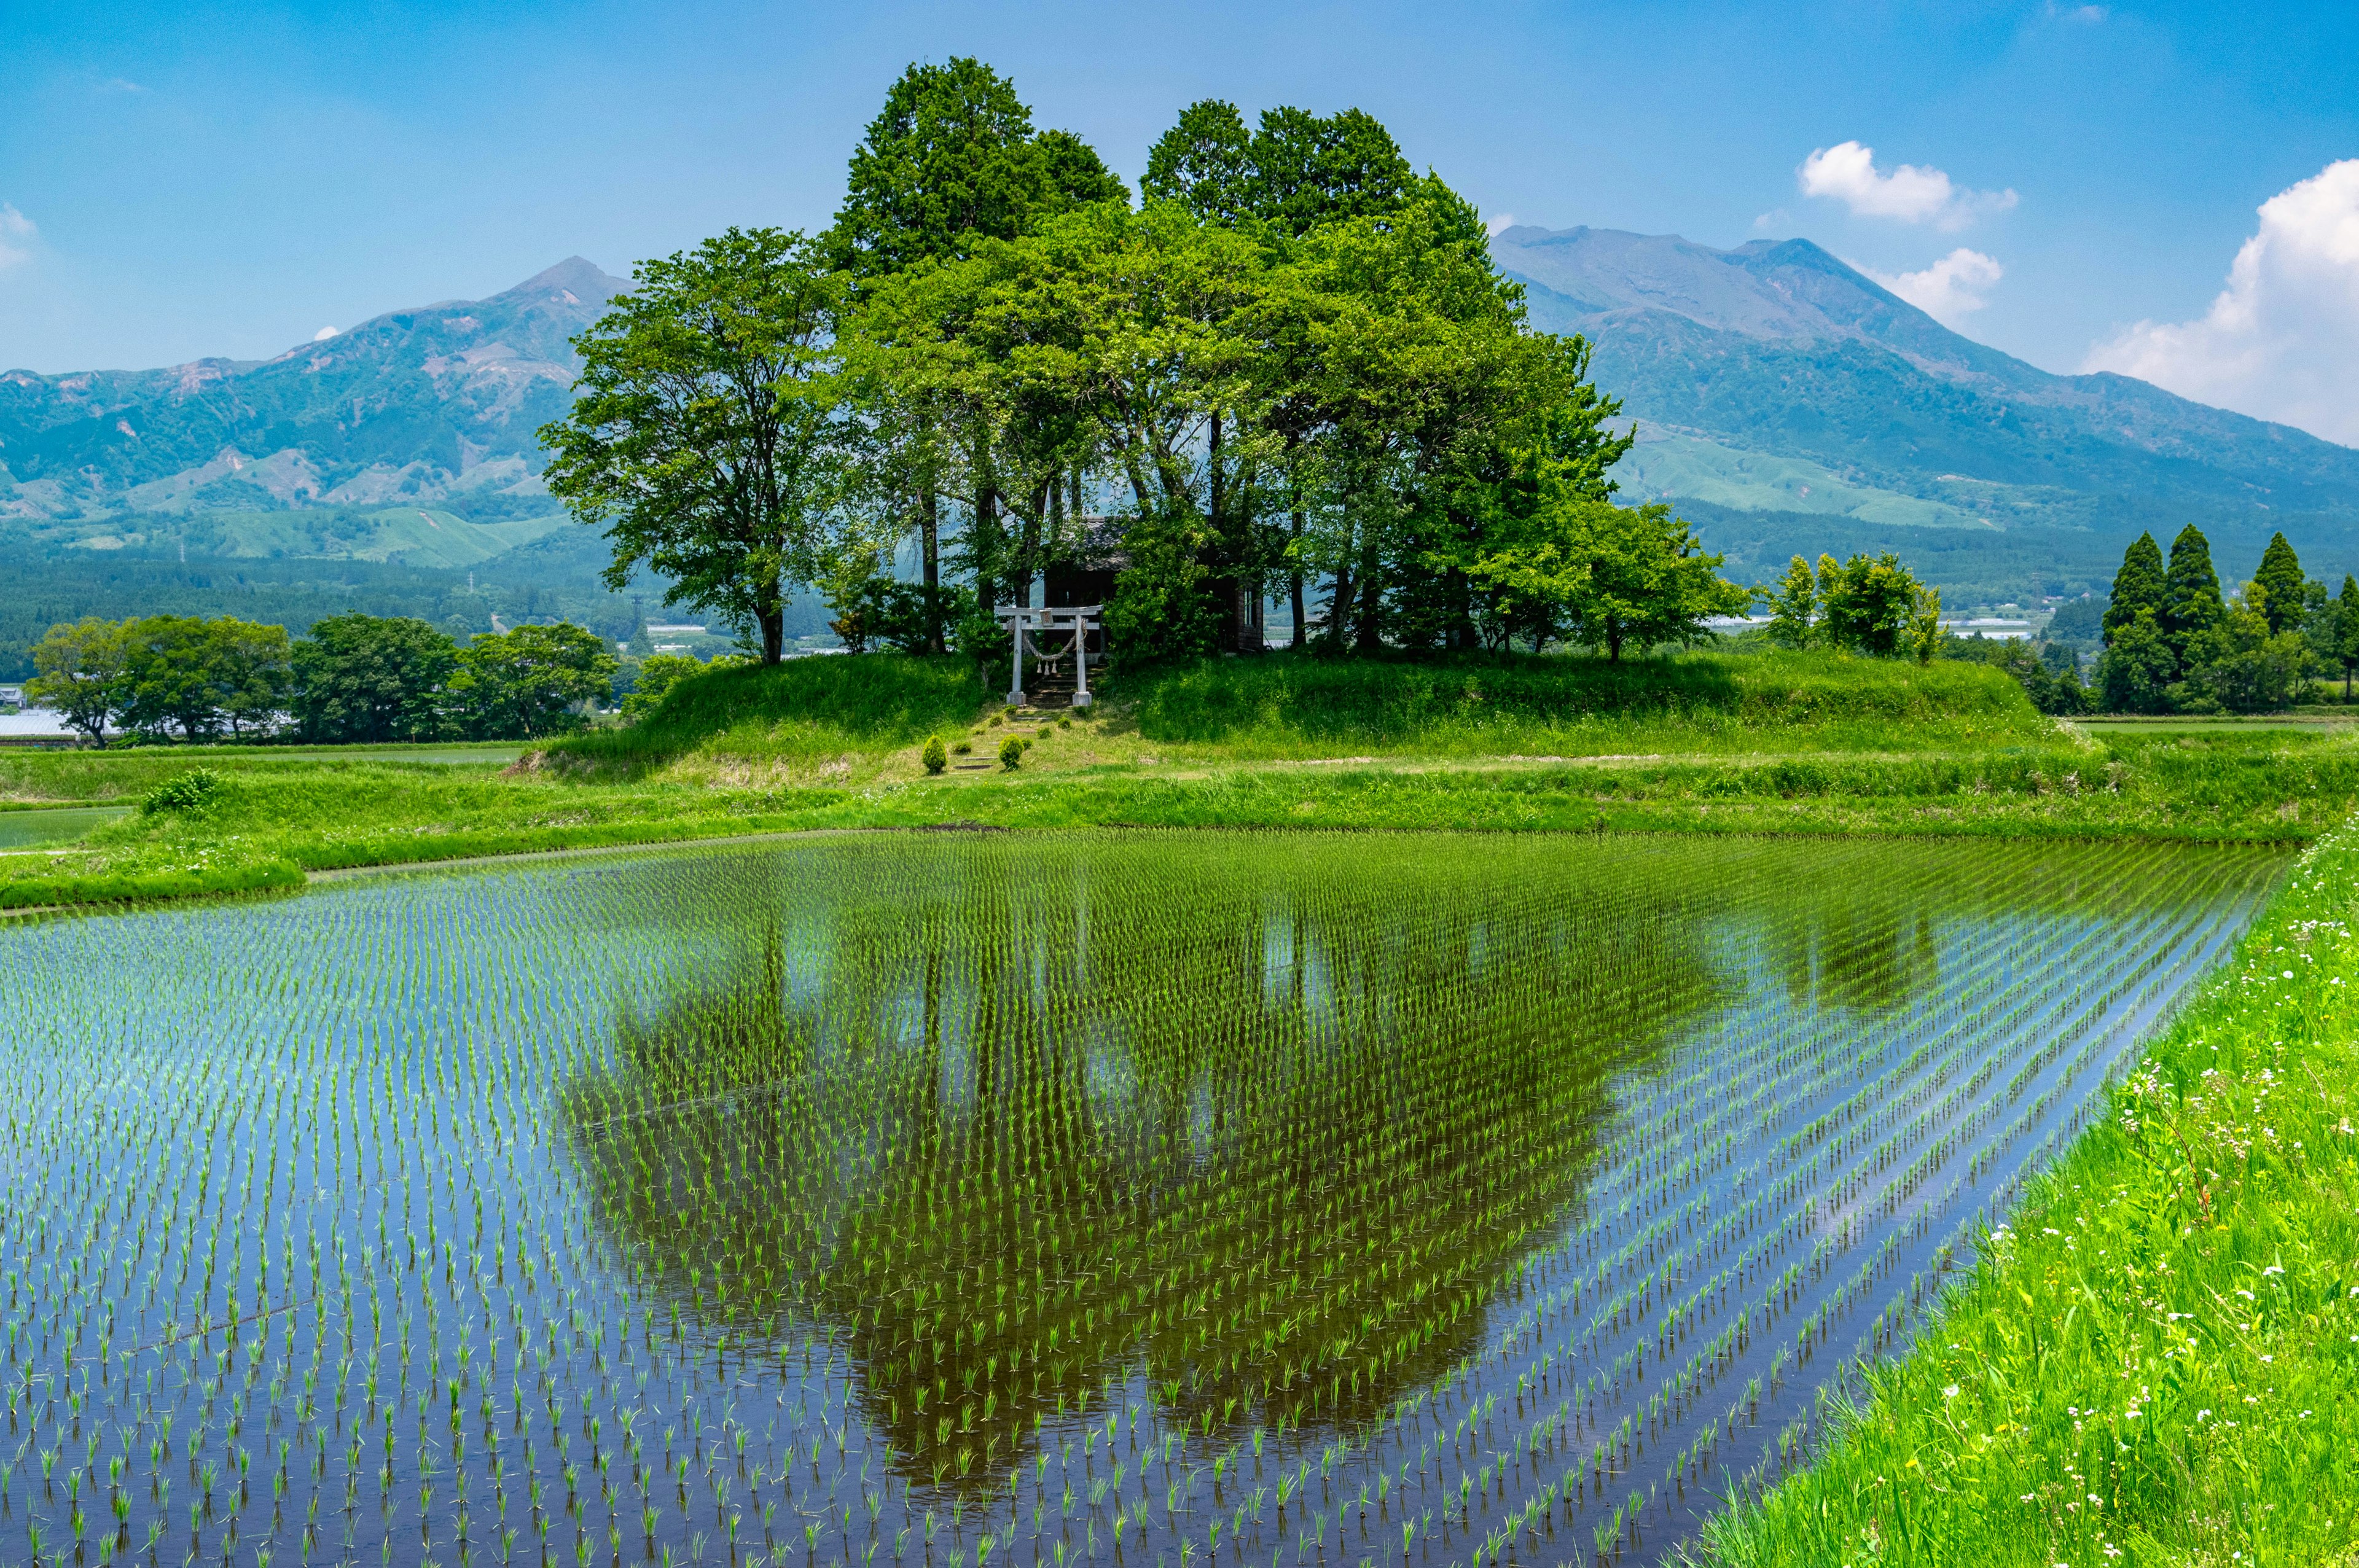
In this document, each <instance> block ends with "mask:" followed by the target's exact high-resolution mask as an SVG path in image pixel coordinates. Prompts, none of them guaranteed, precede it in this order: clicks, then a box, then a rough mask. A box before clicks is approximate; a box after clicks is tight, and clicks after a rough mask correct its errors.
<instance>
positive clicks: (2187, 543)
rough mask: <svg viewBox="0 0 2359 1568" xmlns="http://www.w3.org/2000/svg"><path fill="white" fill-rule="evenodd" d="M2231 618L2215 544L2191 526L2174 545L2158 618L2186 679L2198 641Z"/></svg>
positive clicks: (2165, 638) (2163, 583) (2171, 546)
mask: <svg viewBox="0 0 2359 1568" xmlns="http://www.w3.org/2000/svg"><path fill="white" fill-rule="evenodd" d="M2297 602H2299V600H2297ZM2227 618H2228V606H2227V605H2226V603H2225V602H2224V601H2223V600H2222V599H2221V597H2220V574H2219V573H2218V572H2217V571H2215V570H2214V569H2212V542H2211V541H2210V540H2209V539H2206V538H2205V537H2204V536H2203V534H2202V531H2201V529H2199V528H2197V527H2196V526H2195V524H2192V523H2190V524H2188V525H2187V526H2186V527H2184V528H2181V529H2180V531H2179V537H2177V538H2176V539H2173V540H2172V541H2171V542H2170V566H2169V569H2168V570H2166V571H2165V572H2164V573H2163V579H2162V611H2161V613H2160V614H2158V615H2157V616H2156V617H2155V620H2156V622H2158V624H2159V625H2160V627H2161V629H2162V636H2163V641H2164V642H2166V643H2169V645H2170V652H2171V656H2172V657H2174V658H2176V659H2177V660H2178V661H2179V668H2180V675H2181V676H2185V675H2186V673H2187V670H2188V663H2189V651H2190V648H2191V647H2192V646H2193V645H2194V643H2195V642H2196V640H2197V639H2198V638H2200V637H2201V636H2202V635H2203V634H2204V633H2207V632H2209V631H2211V630H2212V628H2213V627H2215V626H2217V625H2219V624H2220V622H2223V621H2224V620H2226V619H2227Z"/></svg>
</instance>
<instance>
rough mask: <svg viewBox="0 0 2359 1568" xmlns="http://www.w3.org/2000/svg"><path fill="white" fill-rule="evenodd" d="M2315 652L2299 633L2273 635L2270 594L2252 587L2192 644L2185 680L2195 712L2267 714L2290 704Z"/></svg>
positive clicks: (2189, 703)
mask: <svg viewBox="0 0 2359 1568" xmlns="http://www.w3.org/2000/svg"><path fill="white" fill-rule="evenodd" d="M2309 653H2310V650H2309V648H2308V647H2307V645H2306V644H2304V643H2303V642H2302V640H2301V638H2300V637H2299V635H2298V634H2297V633H2291V632H2278V633H2272V632H2271V631H2270V630H2269V620H2268V590H2267V589H2265V588H2262V587H2261V586H2260V585H2259V584H2258V583H2257V582H2256V583H2254V584H2251V585H2249V586H2248V587H2247V588H2246V589H2245V592H2244V593H2243V594H2241V595H2239V596H2238V597H2237V599H2236V600H2235V602H2234V603H2233V604H2230V605H2228V606H2227V607H2226V608H2225V612H2224V613H2223V615H2222V616H2221V618H2220V620H2219V621H2218V622H2216V623H2215V624H2213V625H2212V626H2210V627H2208V628H2206V629H2205V630H2203V631H2202V632H2200V633H2196V634H2195V636H2193V637H2192V638H2190V640H2189V643H2188V656H2189V661H2190V665H2191V667H2190V668H2188V669H2187V670H2186V671H2185V672H2184V674H2183V676H2182V679H2183V681H2184V684H2185V687H2188V688H2191V690H2192V693H2193V694H2194V695H2193V697H2191V698H2190V699H2182V706H2185V707H2189V708H2201V707H2217V708H2224V709H2225V710H2227V711H2228V712H2230V713H2267V712H2272V711H2274V710H2276V709H2277V708H2284V707H2287V706H2288V704H2290V703H2291V702H2292V701H2293V699H2294V696H2295V694H2296V693H2297V692H2298V691H2299V689H2300V686H2301V679H2302V676H2303V673H2304V670H2305V668H2306V666H2307V664H2308V660H2309Z"/></svg>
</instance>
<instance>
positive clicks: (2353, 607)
mask: <svg viewBox="0 0 2359 1568" xmlns="http://www.w3.org/2000/svg"><path fill="white" fill-rule="evenodd" d="M2333 657H2334V662H2335V663H2336V664H2338V665H2342V666H2343V701H2345V702H2349V701H2350V700H2351V674H2352V671H2353V670H2354V669H2359V578H2354V577H2353V576H2352V575H2351V574H2349V573H2348V572H2346V573H2344V574H2343V591H2342V592H2341V593H2340V594H2337V595H2336V596H2335V600H2334V650H2333Z"/></svg>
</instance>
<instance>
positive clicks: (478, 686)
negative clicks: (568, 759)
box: [450, 622, 616, 741]
mask: <svg viewBox="0 0 2359 1568" xmlns="http://www.w3.org/2000/svg"><path fill="white" fill-rule="evenodd" d="M615 668H616V660H615V658H614V654H610V653H608V652H607V651H606V643H605V639H603V638H602V637H600V636H598V635H597V634H596V633H592V632H589V631H586V630H584V629H583V628H582V627H579V626H575V625H573V624H571V623H570V622H560V623H558V624H557V625H554V626H518V627H516V628H514V629H512V630H510V631H507V632H504V633H498V634H497V635H488V636H481V637H477V638H476V639H475V640H474V641H473V642H472V643H468V644H467V645H466V646H465V647H464V648H462V649H461V650H460V651H459V667H458V672H457V674H455V675H454V676H452V677H451V687H450V696H451V711H452V715H453V717H454V718H456V719H457V720H458V722H459V723H460V725H461V727H462V728H463V729H464V730H466V732H467V734H468V736H469V737H470V738H471V739H473V740H478V741H538V740H540V739H542V738H543V737H545V736H549V735H566V734H571V733H574V732H576V731H578V730H585V729H587V728H589V724H590V720H589V718H588V716H587V715H586V714H585V713H584V712H583V708H585V707H587V706H588V705H589V704H592V703H594V702H598V701H602V700H603V699H604V698H605V697H609V696H611V695H612V694H613V691H614V671H615Z"/></svg>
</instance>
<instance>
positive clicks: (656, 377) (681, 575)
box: [540, 229, 850, 664]
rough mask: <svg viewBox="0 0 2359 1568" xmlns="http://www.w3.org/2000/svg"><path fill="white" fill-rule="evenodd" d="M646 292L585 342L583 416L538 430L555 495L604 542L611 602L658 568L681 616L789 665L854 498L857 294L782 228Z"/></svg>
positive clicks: (716, 253) (662, 268)
mask: <svg viewBox="0 0 2359 1568" xmlns="http://www.w3.org/2000/svg"><path fill="white" fill-rule="evenodd" d="M634 277H635V284H634V287H632V289H631V291H630V292H629V293H627V294H623V295H619V296H617V297H615V299H614V302H613V304H612V305H610V306H609V307H608V308H607V311H606V313H605V314H604V315H603V316H602V317H600V318H599V319H598V320H597V321H596V322H595V323H593V324H592V326H591V327H590V329H589V330H587V331H585V332H583V333H582V334H581V335H580V336H579V337H577V338H575V339H574V346H575V347H576V349H578V350H579V351H580V352H581V355H582V374H581V376H580V378H579V379H578V380H577V381H576V382H575V384H574V387H575V391H576V394H577V396H576V400H575V402H574V405H573V409H572V412H571V414H570V415H568V416H566V417H565V418H564V419H563V420H560V421H559V422H558V423H556V424H553V425H549V426H546V427H543V428H542V430H541V432H540V438H541V440H542V442H543V444H544V445H546V446H547V447H548V448H549V450H550V452H551V454H552V456H551V459H550V461H549V469H548V482H549V491H550V492H551V493H552V494H554V495H556V496H557V497H558V498H559V499H560V501H562V502H564V503H565V505H566V507H567V509H568V510H569V511H571V513H572V514H573V516H574V518H575V520H576V521H578V522H581V523H583V524H589V525H591V526H602V527H603V528H604V529H605V534H606V538H607V541H608V543H609V545H610V546H611V547H612V551H613V559H612V561H611V562H610V563H609V565H608V566H607V568H606V570H605V573H604V579H605V582H606V586H607V587H608V588H609V589H614V590H615V591H618V592H619V591H620V590H621V589H623V588H624V587H625V586H626V585H627V584H628V583H629V581H630V579H631V574H632V572H633V571H634V570H635V569H636V568H638V567H640V566H643V565H644V566H647V567H650V568H653V569H654V570H655V571H656V572H657V573H658V575H660V576H662V577H664V578H666V579H669V581H670V584H671V586H670V587H669V589H667V590H666V592H665V594H664V602H665V603H666V604H674V605H677V604H688V605H693V606H695V607H697V608H699V609H702V610H706V611H712V612H713V613H715V614H717V615H719V616H720V617H721V618H722V619H723V621H724V622H727V623H729V624H730V625H731V626H732V627H733V628H734V629H735V630H736V631H737V632H738V633H739V634H740V635H749V636H752V637H756V638H758V639H759V642H760V646H761V650H762V659H763V662H764V663H766V664H776V663H777V661H778V659H779V657H780V656H781V654H783V653H784V651H785V642H786V636H785V626H786V607H787V603H788V600H790V599H791V598H792V597H793V594H794V591H795V589H797V588H798V587H799V586H801V585H804V584H808V583H809V582H810V581H811V580H812V578H813V577H814V575H815V574H816V572H817V570H818V568H819V565H820V562H821V557H822V554H823V551H824V549H825V546H826V543H827V539H828V535H829V530H830V528H831V525H832V522H833V520H834V519H835V518H836V517H837V516H838V515H839V509H840V508H841V507H843V504H844V503H845V501H846V499H847V498H846V495H845V489H846V481H847V475H848V472H849V469H850V459H849V455H848V451H847V443H848V441H849V438H850V432H849V430H848V429H847V427H846V426H845V423H844V421H843V417H842V416H841V409H840V406H839V405H840V395H839V389H838V387H837V385H836V382H835V378H834V376H833V374H832V371H833V368H834V364H833V354H832V338H833V330H834V324H835V315H836V310H837V307H838V305H839V302H840V300H841V297H842V290H841V285H840V283H839V281H838V280H837V279H836V278H835V277H833V276H832V275H830V274H829V273H828V272H827V271H826V270H825V269H824V267H823V266H822V265H821V260H820V257H819V255H818V253H817V251H816V250H815V248H814V247H813V246H812V245H811V244H810V243H808V242H806V241H805V240H804V239H803V237H802V236H801V235H800V234H796V233H786V232H780V231H778V230H776V229H755V230H750V231H747V230H739V229H732V230H730V231H729V232H727V233H725V234H723V235H722V236H720V237H719V238H718V239H712V240H707V241H706V242H705V243H703V244H701V245H700V246H698V247H697V248H696V250H694V251H693V252H690V253H687V254H674V255H672V256H671V257H669V259H666V260H663V261H651V262H647V263H644V264H642V265H641V266H640V267H639V268H638V270H637V272H636V274H635V275H634Z"/></svg>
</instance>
